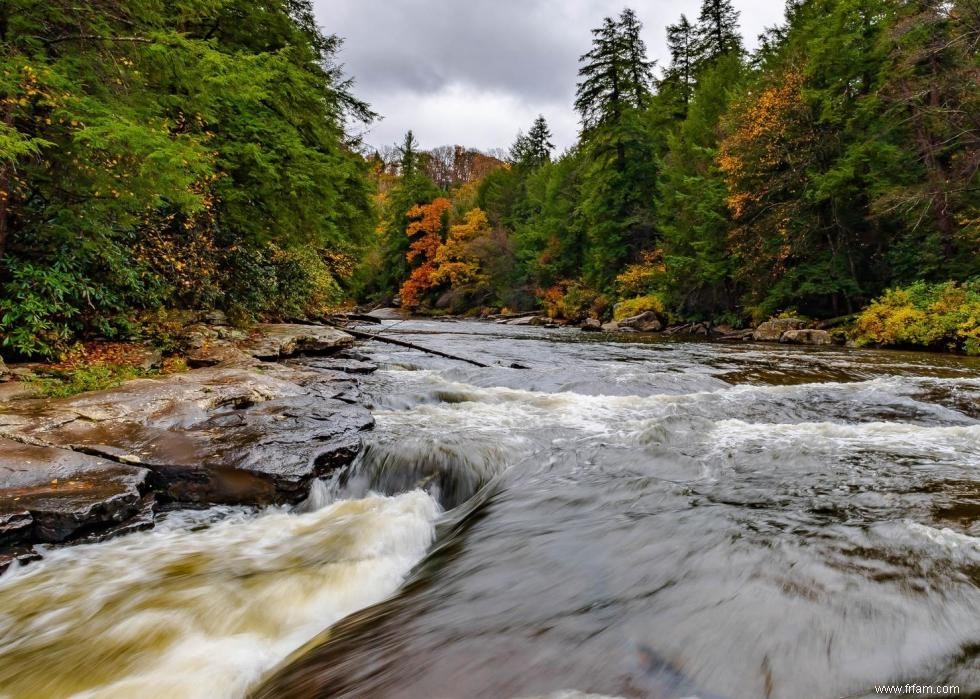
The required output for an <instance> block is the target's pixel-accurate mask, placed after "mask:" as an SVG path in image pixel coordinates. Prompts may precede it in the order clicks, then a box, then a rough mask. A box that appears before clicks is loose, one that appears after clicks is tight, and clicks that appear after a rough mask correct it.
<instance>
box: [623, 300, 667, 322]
mask: <svg viewBox="0 0 980 699" xmlns="http://www.w3.org/2000/svg"><path fill="white" fill-rule="evenodd" d="M665 308H666V307H665V306H664V302H663V299H661V298H660V297H659V296H657V295H656V294H647V295H646V296H639V297H637V298H635V299H628V300H626V301H621V302H620V303H617V304H616V307H615V309H614V310H613V319H614V320H625V319H626V318H632V317H633V316H638V315H640V314H641V313H647V312H653V313H656V314H658V315H661V316H662V315H664V313H665Z"/></svg>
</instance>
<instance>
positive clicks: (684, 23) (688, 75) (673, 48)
mask: <svg viewBox="0 0 980 699" xmlns="http://www.w3.org/2000/svg"><path fill="white" fill-rule="evenodd" d="M696 39H697V35H696V33H695V28H694V25H693V24H691V22H690V21H689V20H688V19H687V16H686V15H681V18H680V21H678V23H677V24H671V25H670V26H668V27H667V50H668V51H670V66H669V67H668V68H667V70H666V71H665V72H664V76H663V78H662V79H661V81H660V86H659V87H660V92H667V93H671V95H672V96H673V97H676V101H677V102H678V106H677V108H676V110H675V111H676V114H677V116H678V117H679V118H684V116H685V115H686V114H687V109H688V106H689V105H690V103H691V97H692V95H693V94H694V87H695V85H696V84H697V81H696V79H695V74H696V70H697V65H696V63H697V53H696Z"/></svg>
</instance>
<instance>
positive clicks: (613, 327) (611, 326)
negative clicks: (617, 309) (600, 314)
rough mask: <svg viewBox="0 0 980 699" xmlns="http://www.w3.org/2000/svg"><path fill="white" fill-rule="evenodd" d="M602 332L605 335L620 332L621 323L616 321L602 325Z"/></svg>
mask: <svg viewBox="0 0 980 699" xmlns="http://www.w3.org/2000/svg"><path fill="white" fill-rule="evenodd" d="M602 332H604V333H614V332H619V323H617V322H616V321H611V322H609V323H603V324H602Z"/></svg>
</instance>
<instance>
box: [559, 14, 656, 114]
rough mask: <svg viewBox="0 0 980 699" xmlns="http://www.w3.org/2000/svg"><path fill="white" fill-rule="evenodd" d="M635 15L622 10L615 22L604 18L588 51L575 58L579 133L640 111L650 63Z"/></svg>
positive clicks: (646, 91) (649, 77)
mask: <svg viewBox="0 0 980 699" xmlns="http://www.w3.org/2000/svg"><path fill="white" fill-rule="evenodd" d="M642 29H643V25H642V24H641V23H640V21H639V19H637V17H636V14H635V13H634V12H633V11H632V10H630V9H626V10H623V12H622V14H621V15H620V17H619V19H618V21H617V20H614V19H613V18H612V17H606V18H605V19H604V20H603V23H602V26H601V27H599V28H597V29H593V30H592V49H591V50H590V51H589V52H588V53H586V54H584V55H583V56H581V57H580V58H579V62H580V63H581V64H582V65H581V67H580V68H579V77H580V78H581V82H579V84H578V87H577V91H576V97H575V109H576V110H577V111H578V113H579V115H580V117H581V120H582V129H583V132H589V131H591V130H593V129H596V128H598V127H600V126H604V125H607V124H616V123H618V122H619V120H620V119H621V118H622V116H623V114H624V113H625V112H626V110H628V109H643V108H644V107H645V106H646V104H647V100H648V99H649V96H650V93H651V85H652V84H653V65H654V64H653V62H651V61H648V60H647V56H646V44H645V43H644V42H643V39H642V38H641V36H640V33H641V31H642Z"/></svg>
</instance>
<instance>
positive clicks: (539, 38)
mask: <svg viewBox="0 0 980 699" xmlns="http://www.w3.org/2000/svg"><path fill="white" fill-rule="evenodd" d="M314 3H315V5H316V8H317V16H318V18H319V21H320V24H321V25H322V26H323V28H324V29H325V30H326V31H327V33H329V34H339V35H340V36H342V37H344V38H345V40H346V42H345V45H344V49H343V52H342V54H341V60H342V62H343V63H344V64H345V66H346V70H347V73H348V74H349V75H350V76H352V77H353V78H354V79H355V80H356V90H355V92H356V93H357V95H358V97H360V98H362V99H365V100H367V101H368V102H370V104H371V106H372V107H373V108H374V110H375V111H376V112H378V113H380V114H381V115H382V116H383V117H384V119H383V120H382V121H380V122H378V123H376V124H374V125H373V126H372V127H371V130H370V132H369V133H368V134H367V135H366V140H367V142H368V143H370V144H372V145H374V146H380V145H384V144H394V143H396V142H398V141H400V140H401V138H402V136H403V135H404V133H405V132H406V131H407V130H408V129H414V131H415V133H416V135H417V136H418V138H419V140H420V142H421V144H422V146H423V147H425V148H432V147H435V146H440V145H447V144H448V145H452V144H457V143H458V144H462V145H465V146H471V147H475V148H480V149H483V150H486V149H490V148H507V147H509V146H510V144H511V142H512V141H513V140H514V136H515V135H516V133H517V131H518V130H519V129H524V130H527V127H528V126H529V125H530V123H531V121H532V120H533V119H534V117H535V116H537V115H538V114H539V113H541V114H544V115H545V116H546V117H547V119H548V122H549V123H550V124H551V128H552V131H553V132H554V134H555V139H554V141H555V143H556V145H558V146H559V148H560V149H561V148H564V147H567V146H570V145H572V143H574V141H575V134H576V131H577V128H578V126H577V122H576V115H575V112H574V110H573V109H572V101H573V99H574V94H575V83H576V72H577V70H578V57H579V56H580V55H581V54H583V53H585V52H586V51H587V50H588V49H589V43H590V39H591V34H590V30H591V29H592V28H593V27H596V26H598V25H599V24H600V23H601V21H602V18H603V17H605V16H607V15H615V14H618V13H619V12H620V11H621V10H622V9H623V7H624V6H625V4H624V2H623V0H314ZM627 4H629V6H631V7H633V8H634V9H635V10H636V11H637V14H638V15H639V16H640V19H641V20H643V23H644V25H645V30H644V34H645V39H646V42H647V47H648V50H649V53H650V58H652V59H657V60H658V61H659V65H663V64H664V63H665V62H666V60H667V57H666V50H665V47H664V34H665V32H664V28H665V27H666V25H667V24H671V23H673V22H676V21H677V18H678V17H680V15H681V13H686V14H687V16H688V17H689V18H690V19H692V21H693V20H694V19H695V18H696V17H697V14H698V8H699V7H700V0H652V1H651V0H647V1H646V2H638V1H635V0H634V2H633V3H631V4H630V3H627ZM734 4H735V6H736V8H737V9H739V10H740V11H741V13H742V33H743V35H744V36H745V38H746V44H747V45H748V46H750V47H753V46H755V44H756V36H757V35H758V34H759V33H760V32H761V31H762V29H763V28H764V27H766V26H769V25H772V24H775V23H777V22H779V21H780V20H781V19H782V15H783V7H784V4H783V2H782V0H734Z"/></svg>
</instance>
